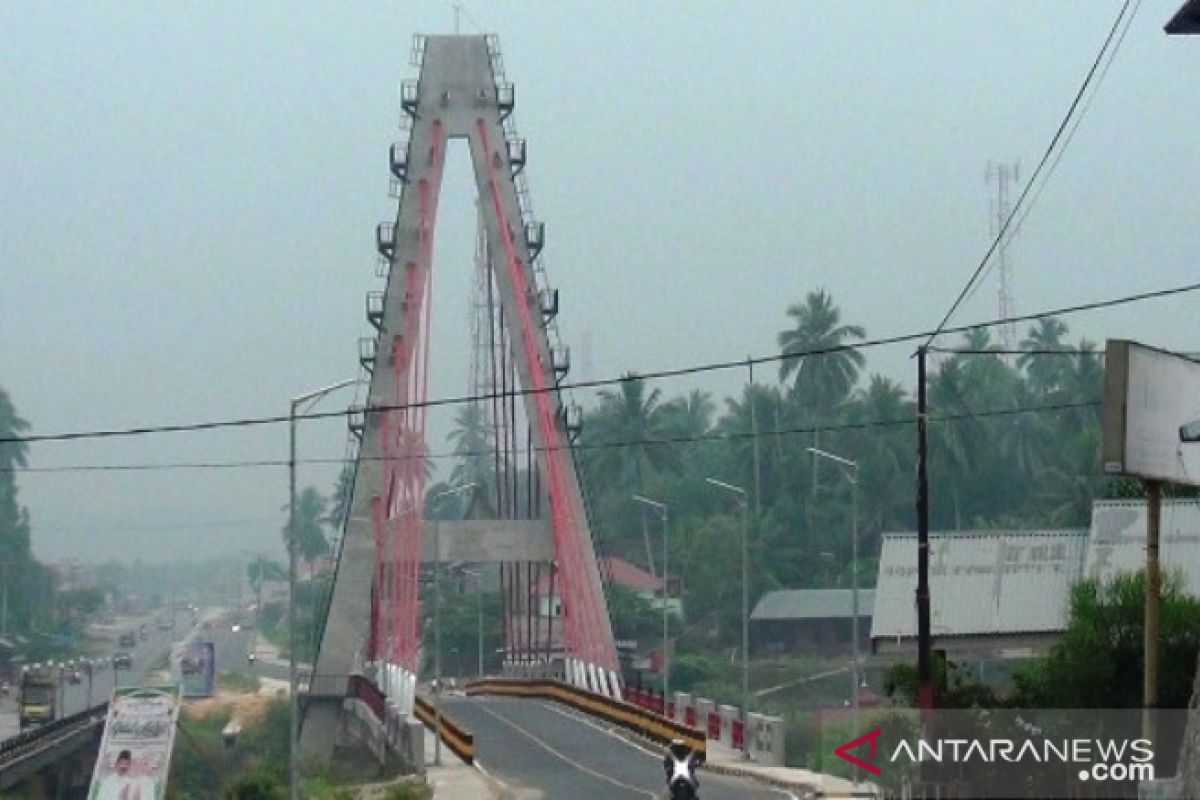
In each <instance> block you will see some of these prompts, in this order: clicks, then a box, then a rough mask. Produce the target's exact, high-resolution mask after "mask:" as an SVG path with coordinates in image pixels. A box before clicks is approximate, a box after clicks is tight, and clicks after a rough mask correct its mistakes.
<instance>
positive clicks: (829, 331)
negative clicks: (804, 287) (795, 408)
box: [778, 289, 866, 419]
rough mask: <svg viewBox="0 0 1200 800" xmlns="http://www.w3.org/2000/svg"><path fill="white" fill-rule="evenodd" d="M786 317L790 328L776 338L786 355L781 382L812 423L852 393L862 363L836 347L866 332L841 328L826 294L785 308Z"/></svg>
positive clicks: (858, 355)
mask: <svg viewBox="0 0 1200 800" xmlns="http://www.w3.org/2000/svg"><path fill="white" fill-rule="evenodd" d="M787 315H788V317H789V318H790V319H791V321H792V327H791V328H789V329H787V330H785V331H782V332H781V333H780V334H779V337H778V341H779V347H780V349H781V350H782V351H783V355H784V358H783V360H782V361H781V362H780V364H779V379H780V380H781V381H783V382H785V383H786V382H787V381H788V380H789V379H791V380H792V396H793V397H794V398H796V400H797V401H798V402H799V403H800V404H801V405H802V407H803V408H804V410H805V411H807V412H808V415H809V416H810V417H811V418H814V419H821V418H825V417H827V416H828V415H829V413H830V412H831V411H832V410H833V409H834V408H836V407H837V406H838V404H839V403H841V402H842V401H843V400H845V399H846V397H847V396H848V395H849V394H850V390H851V389H853V388H854V384H855V382H856V381H857V380H858V371H859V370H860V369H862V367H863V364H864V363H865V359H864V358H863V355H862V353H860V352H858V351H857V350H837V349H836V348H840V347H845V346H846V345H848V344H850V343H851V342H853V341H855V340H862V339H863V338H864V337H865V336H866V331H865V330H864V329H863V328H862V326H860V325H842V324H841V316H842V315H841V311H839V310H838V308H837V307H836V306H835V305H834V304H833V298H831V297H830V296H829V294H828V293H827V292H826V291H825V290H824V289H821V290H819V291H816V292H809V293H808V295H807V296H806V297H805V298H804V302H803V303H794V304H793V305H791V306H788V309H787ZM830 350H833V352H828V351H830ZM810 353H811V354H812V355H808V354H810Z"/></svg>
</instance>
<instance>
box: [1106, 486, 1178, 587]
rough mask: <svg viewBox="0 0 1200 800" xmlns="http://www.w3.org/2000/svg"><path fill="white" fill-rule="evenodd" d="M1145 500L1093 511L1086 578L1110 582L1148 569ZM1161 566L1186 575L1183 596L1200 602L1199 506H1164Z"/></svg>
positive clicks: (1113, 502)
mask: <svg viewBox="0 0 1200 800" xmlns="http://www.w3.org/2000/svg"><path fill="white" fill-rule="evenodd" d="M1147 510H1148V509H1147V505H1146V501H1145V500H1103V501H1100V502H1097V503H1096V504H1095V505H1094V506H1093V507H1092V531H1091V536H1090V537H1089V540H1088V548H1087V559H1086V560H1085V561H1084V571H1083V574H1084V575H1087V576H1088V577H1089V578H1100V579H1102V580H1107V579H1109V578H1111V577H1112V576H1113V574H1114V573H1116V572H1135V571H1137V570H1140V569H1144V568H1145V566H1146V523H1147ZM1160 525H1161V527H1160V531H1159V551H1158V557H1159V563H1160V564H1161V566H1162V570H1163V572H1164V573H1166V572H1168V571H1175V570H1178V571H1179V572H1181V573H1182V574H1183V589H1184V591H1186V592H1188V593H1190V594H1193V595H1198V596H1200V501H1196V500H1163V501H1162V519H1161V521H1160Z"/></svg>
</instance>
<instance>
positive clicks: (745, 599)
mask: <svg viewBox="0 0 1200 800" xmlns="http://www.w3.org/2000/svg"><path fill="white" fill-rule="evenodd" d="M704 480H705V481H707V482H708V483H710V484H712V485H713V486H716V487H717V488H718V489H724V490H725V491H727V492H731V493H733V494H735V495H737V497H738V502H740V503H741V505H742V731H743V732H744V731H746V730H748V729H749V722H750V718H749V714H750V560H749V552H750V551H749V547H748V545H747V540H748V539H749V538H750V502H749V498H748V497H747V496H746V490H745V489H743V488H742V487H740V486H734V485H732V484H729V483H725V482H724V481H719V480H717V479H716V478H705V479H704ZM742 756H743V757H744V758H747V759H748V758H750V737H748V736H746V735H745V734H744V733H743V736H742Z"/></svg>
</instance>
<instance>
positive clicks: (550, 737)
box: [445, 696, 791, 800]
mask: <svg viewBox="0 0 1200 800" xmlns="http://www.w3.org/2000/svg"><path fill="white" fill-rule="evenodd" d="M445 702H446V711H447V713H449V714H451V715H452V716H453V717H454V718H455V719H456V720H459V721H461V722H462V723H463V724H464V725H465V726H466V727H467V728H469V729H470V730H471V731H472V732H473V733H474V734H475V754H476V759H477V760H478V761H479V763H480V764H481V765H482V766H483V768H484V769H486V770H487V771H488V772H490V773H492V774H493V775H495V776H496V777H497V778H499V779H500V780H502V781H504V782H505V783H506V784H508V785H509V786H510V787H511V788H513V789H514V790H516V791H517V792H518V793H519V796H521V797H529V798H535V797H537V798H545V800H553V799H554V798H560V797H603V798H605V800H610V798H611V800H658V798H661V797H663V792H664V789H665V788H666V775H665V774H664V772H663V766H662V757H661V756H660V755H655V754H653V753H648V752H646V751H645V750H643V749H641V748H640V747H636V746H634V745H633V744H631V743H629V742H627V741H626V740H624V739H621V738H620V737H618V736H615V735H614V734H611V733H608V732H606V731H604V730H601V729H600V728H598V727H596V726H594V725H591V724H588V723H587V722H584V721H582V720H580V719H579V718H578V717H576V716H574V715H573V714H571V713H569V712H567V711H564V710H562V709H561V708H559V707H557V706H555V705H554V704H553V703H549V702H543V701H540V700H538V701H530V700H516V699H513V698H507V697H488V698H481V697H472V698H467V697H454V696H446V697H445ZM450 757H451V758H453V756H450ZM700 796H701V797H703V798H704V800H781V798H787V797H790V796H791V795H789V794H788V793H787V792H781V791H777V790H772V789H768V788H766V787H764V786H760V785H758V784H755V783H750V782H744V781H738V780H735V779H733V778H727V777H725V776H722V775H713V774H711V773H705V772H703V771H702V772H701V773H700Z"/></svg>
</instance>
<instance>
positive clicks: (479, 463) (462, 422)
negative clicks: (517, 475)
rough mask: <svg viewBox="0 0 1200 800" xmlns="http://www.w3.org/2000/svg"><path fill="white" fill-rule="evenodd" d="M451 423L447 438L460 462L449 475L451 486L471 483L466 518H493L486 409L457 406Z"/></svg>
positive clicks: (492, 456)
mask: <svg viewBox="0 0 1200 800" xmlns="http://www.w3.org/2000/svg"><path fill="white" fill-rule="evenodd" d="M454 424H455V428H454V430H452V431H451V432H450V435H449V439H450V442H451V444H452V445H453V446H454V454H455V455H457V456H458V457H459V461H458V463H457V464H455V465H454V469H453V470H452V471H451V472H450V483H451V484H453V485H455V486H463V485H465V484H468V483H470V484H474V486H473V487H472V488H471V490H470V494H469V499H468V500H467V502H466V503H465V508H466V512H465V513H466V515H467V516H469V517H471V516H479V517H491V516H495V510H494V499H495V485H496V467H495V434H494V431H493V430H492V429H491V428H490V427H489V425H488V420H487V411H486V408H485V406H484V405H483V404H482V403H478V402H475V403H468V404H466V405H463V406H460V407H459V409H458V411H457V413H455V415H454Z"/></svg>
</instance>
